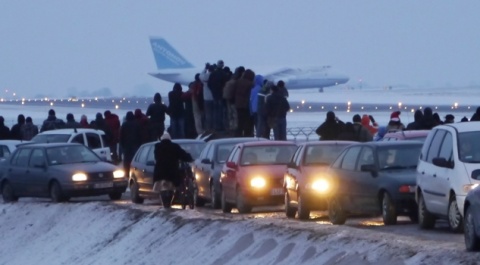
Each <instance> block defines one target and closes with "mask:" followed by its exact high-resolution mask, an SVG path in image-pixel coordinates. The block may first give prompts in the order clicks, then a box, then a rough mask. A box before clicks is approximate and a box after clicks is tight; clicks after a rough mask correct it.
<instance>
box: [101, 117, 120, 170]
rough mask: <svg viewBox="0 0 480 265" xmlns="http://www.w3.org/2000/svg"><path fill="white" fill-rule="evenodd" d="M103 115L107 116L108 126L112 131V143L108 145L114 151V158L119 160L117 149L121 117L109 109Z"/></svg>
mask: <svg viewBox="0 0 480 265" xmlns="http://www.w3.org/2000/svg"><path fill="white" fill-rule="evenodd" d="M103 116H104V117H105V123H106V124H107V128H108V129H109V130H110V131H111V132H112V139H110V144H109V145H108V146H109V147H110V152H111V153H112V160H113V161H119V158H118V152H117V149H118V143H119V142H120V118H119V117H118V115H117V114H114V113H112V112H111V111H109V110H106V111H105V112H104V113H103Z"/></svg>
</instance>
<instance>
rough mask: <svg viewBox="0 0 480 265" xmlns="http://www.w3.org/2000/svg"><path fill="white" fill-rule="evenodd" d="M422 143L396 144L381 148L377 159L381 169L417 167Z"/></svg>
mask: <svg viewBox="0 0 480 265" xmlns="http://www.w3.org/2000/svg"><path fill="white" fill-rule="evenodd" d="M421 149H422V145H396V146H388V147H382V148H379V150H378V152H377V159H378V163H379V165H378V166H379V168H380V169H404V168H416V167H417V164H418V158H419V157H420V152H421Z"/></svg>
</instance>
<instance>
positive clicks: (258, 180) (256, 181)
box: [250, 177, 267, 188]
mask: <svg viewBox="0 0 480 265" xmlns="http://www.w3.org/2000/svg"><path fill="white" fill-rule="evenodd" d="M266 184H267V183H266V181H265V179H264V178H262V177H254V178H252V179H251V180H250V186H252V187H254V188H263V187H265V185H266Z"/></svg>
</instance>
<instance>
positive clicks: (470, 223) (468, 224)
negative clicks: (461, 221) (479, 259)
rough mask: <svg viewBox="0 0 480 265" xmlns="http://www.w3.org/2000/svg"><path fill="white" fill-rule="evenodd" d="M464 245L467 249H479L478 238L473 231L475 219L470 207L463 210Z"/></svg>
mask: <svg viewBox="0 0 480 265" xmlns="http://www.w3.org/2000/svg"><path fill="white" fill-rule="evenodd" d="M464 238H465V247H466V248H467V250H468V251H476V250H480V239H479V238H478V237H477V232H476V231H475V220H474V217H473V213H472V208H471V207H468V208H467V211H466V212H465V235H464Z"/></svg>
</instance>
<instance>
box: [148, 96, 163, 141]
mask: <svg viewBox="0 0 480 265" xmlns="http://www.w3.org/2000/svg"><path fill="white" fill-rule="evenodd" d="M165 114H168V109H167V106H166V105H165V104H163V103H162V96H161V95H160V93H155V95H154V96H153V103H152V104H150V105H149V106H148V108H147V113H146V114H145V115H147V117H149V118H150V130H149V131H150V134H149V141H155V140H158V139H159V138H160V136H162V135H163V132H164V131H165Z"/></svg>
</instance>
